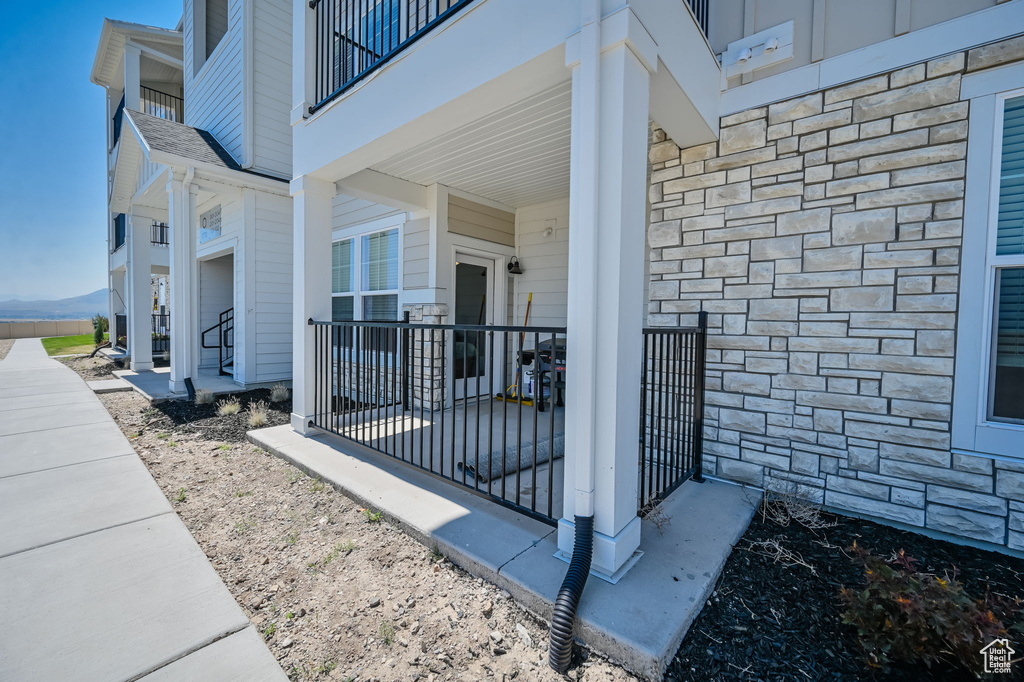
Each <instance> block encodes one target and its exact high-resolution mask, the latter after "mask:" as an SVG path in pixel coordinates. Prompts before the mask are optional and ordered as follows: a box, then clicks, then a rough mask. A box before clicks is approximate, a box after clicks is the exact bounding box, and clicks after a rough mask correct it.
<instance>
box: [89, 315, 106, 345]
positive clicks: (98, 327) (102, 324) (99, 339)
mask: <svg viewBox="0 0 1024 682" xmlns="http://www.w3.org/2000/svg"><path fill="white" fill-rule="evenodd" d="M109 328H110V322H109V321H108V320H107V318H106V317H104V316H103V315H100V314H96V315H95V316H93V318H92V341H93V343H94V344H96V345H97V346H100V345H102V344H103V333H104V332H106V331H107V330H108V329H109Z"/></svg>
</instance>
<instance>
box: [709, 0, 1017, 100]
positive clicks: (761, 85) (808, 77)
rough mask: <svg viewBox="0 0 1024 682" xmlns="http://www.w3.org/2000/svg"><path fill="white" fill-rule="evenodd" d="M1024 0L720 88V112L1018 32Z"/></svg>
mask: <svg viewBox="0 0 1024 682" xmlns="http://www.w3.org/2000/svg"><path fill="white" fill-rule="evenodd" d="M1022 26H1024V2H1022V1H1020V0H1017V1H1016V2H1007V3H1004V4H1000V5H996V6H994V7H989V8H988V9H984V10H980V11H978V12H972V13H971V14H967V15H965V16H962V17H957V18H956V19H950V20H949V21H944V22H942V23H941V24H935V25H934V26H929V27H927V28H922V29H919V30H917V31H913V32H911V33H907V34H905V35H902V36H898V37H896V38H890V39H889V40H884V41H882V42H880V43H875V44H874V45H869V46H867V47H863V48H861V49H859V50H854V51H853V52H847V53H845V54H841V55H836V56H835V57H829V58H828V59H825V60H823V61H820V62H818V63H816V64H808V65H807V66H801V67H800V68H797V69H793V70H792V71H786V72H785V73H780V74H778V75H775V76H770V77H768V78H763V79H761V80H758V81H755V82H753V83H750V84H748V85H740V86H737V87H735V88H732V89H731V90H726V91H725V92H723V93H722V103H721V111H720V115H721V116H727V115H729V114H734V113H736V112H738V111H746V110H747V109H753V108H754V107H759V106H764V105H765V104H768V103H770V102H778V101H781V100H785V99H789V98H791V97H796V96H798V95H804V94H807V93H810V92H817V91H819V90H824V89H826V88H831V87H834V86H836V85H841V84H843V83H850V82H853V81H857V80H861V79H862V78H867V77H869V76H873V75H876V74H879V73H887V72H889V71H893V70H895V69H898V68H900V67H902V66H907V65H909V64H917V63H919V62H923V61H927V60H929V59H934V58H936V57H940V56H942V55H946V54H950V53H953V52H960V51H961V50H966V49H968V48H971V47H977V46H978V45H984V44H986V43H992V42H996V41H999V40H1003V39H1006V38H1010V37H1012V36H1014V35H1018V34H1020V32H1021V31H1020V28H1021V27H1022Z"/></svg>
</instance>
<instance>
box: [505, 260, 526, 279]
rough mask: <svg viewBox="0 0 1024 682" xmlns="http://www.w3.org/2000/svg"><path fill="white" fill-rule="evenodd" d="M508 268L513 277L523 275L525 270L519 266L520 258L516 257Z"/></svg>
mask: <svg viewBox="0 0 1024 682" xmlns="http://www.w3.org/2000/svg"><path fill="white" fill-rule="evenodd" d="M506 267H507V268H508V271H509V272H510V273H512V274H513V275H521V274H523V269H522V268H521V267H520V266H519V258H518V257H516V256H512V258H511V259H510V260H509V262H508V265H507V266H506Z"/></svg>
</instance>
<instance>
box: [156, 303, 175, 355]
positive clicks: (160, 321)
mask: <svg viewBox="0 0 1024 682" xmlns="http://www.w3.org/2000/svg"><path fill="white" fill-rule="evenodd" d="M170 350H171V316H170V315H168V314H166V313H165V314H163V315H161V314H159V313H154V314H153V353H167V352H169V351H170Z"/></svg>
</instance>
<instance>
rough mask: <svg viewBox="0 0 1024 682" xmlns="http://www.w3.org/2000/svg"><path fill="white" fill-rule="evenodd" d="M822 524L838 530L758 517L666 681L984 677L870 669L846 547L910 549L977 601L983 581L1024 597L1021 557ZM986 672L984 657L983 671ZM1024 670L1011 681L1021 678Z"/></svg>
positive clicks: (866, 526)
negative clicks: (851, 604)
mask: <svg viewBox="0 0 1024 682" xmlns="http://www.w3.org/2000/svg"><path fill="white" fill-rule="evenodd" d="M821 518H822V519H824V520H825V521H826V522H827V523H830V524H835V525H834V526H832V527H828V528H819V529H816V530H811V529H808V528H806V527H804V526H803V525H800V524H799V523H796V522H790V523H789V524H788V525H785V526H783V525H780V524H779V523H777V522H774V521H772V520H771V518H766V517H765V516H762V515H761V514H758V515H756V516H755V517H754V520H753V522H752V523H751V525H750V528H749V529H748V530H747V532H746V534H745V535H744V536H743V538H742V539H741V540H740V541H739V543H738V544H737V547H736V550H734V551H733V554H732V556H731V557H730V558H729V561H728V562H727V563H726V566H725V570H724V572H723V573H722V577H721V578H720V580H719V584H718V585H717V589H716V591H715V592H714V593H713V596H712V598H711V599H710V600H709V602H708V603H707V605H705V608H704V609H703V611H701V614H700V615H699V616H698V617H697V620H696V621H695V622H694V624H693V625H692V627H691V629H690V633H689V635H687V638H686V640H685V641H684V642H683V644H682V646H681V647H680V649H679V652H678V653H677V654H676V657H675V660H674V661H673V662H672V665H671V666H670V668H669V671H668V674H667V675H666V679H667V680H772V681H775V680H800V681H801V682H807V681H808V680H898V681H900V682H903V681H906V682H916V681H917V680H925V679H927V680H973V679H978V677H977V676H976V675H974V674H972V673H969V672H966V671H962V670H955V669H952V668H945V669H942V668H939V667H934V668H932V669H931V670H927V669H925V668H924V667H923V666H905V667H894V668H893V669H892V670H890V671H889V672H888V673H886V674H882V673H878V672H875V671H874V670H871V669H869V668H868V667H867V666H866V664H865V662H864V654H863V650H862V649H861V648H860V646H859V644H858V642H857V638H856V631H855V630H854V628H852V627H851V626H847V625H844V624H843V623H842V621H841V611H842V608H843V607H842V605H841V604H840V601H839V590H840V589H841V588H842V587H843V586H844V585H845V586H851V587H853V586H856V587H859V586H861V585H863V576H864V573H863V568H862V567H860V566H859V565H857V564H854V563H853V562H852V561H851V560H850V559H849V556H848V554H847V552H846V551H845V550H846V549H847V548H849V547H850V546H851V545H853V543H854V541H856V542H857V544H858V545H859V546H861V547H867V548H869V549H871V550H873V552H874V553H875V554H877V555H880V556H885V557H888V556H890V554H892V553H895V552H898V551H899V550H901V549H903V550H905V551H906V553H907V554H909V555H910V556H912V557H915V558H917V559H918V560H919V563H918V570H920V571H924V572H928V573H932V574H935V575H940V576H941V575H944V574H946V573H952V571H953V567H955V568H956V569H957V571H958V576H957V577H958V579H959V580H960V582H961V583H962V584H963V585H964V587H965V588H966V590H967V592H968V594H971V595H973V596H975V597H981V596H982V595H983V594H984V592H985V584H986V582H988V583H989V584H990V585H991V589H992V591H993V592H994V593H997V594H1003V595H1007V596H1010V597H1017V596H1024V560H1020V559H1015V558H1012V557H1008V556H1005V555H1002V554H995V553H991V552H985V551H981V550H977V549H973V548H971V547H964V546H961V545H955V544H952V543H949V542H943V541H941V540H933V539H931V538H927V537H925V536H923V535H918V534H917V533H909V532H905V531H901V530H897V529H895V528H890V527H888V526H882V525H879V524H875V523H871V522H870V521H862V520H859V519H852V518H849V517H833V516H831V515H827V514H825V515H822V516H821ZM775 542H777V543H778V544H779V546H780V547H782V548H783V549H784V550H788V551H789V552H791V553H792V556H790V557H789V558H788V560H782V561H776V560H775V558H774V556H773V552H772V549H771V548H772V546H773V544H774V543H775ZM759 543H768V544H759ZM986 643H987V642H986ZM1016 643H1024V642H1020V641H1018V642H1016ZM981 646H982V643H979V644H978V648H979V649H980V648H981ZM1016 648H1017V650H1018V651H1020V649H1021V647H1019V646H1018V647H1016ZM1021 665H1024V664H1021ZM981 670H982V668H981V657H980V655H979V658H978V668H977V671H978V672H981ZM1022 673H1024V668H1022V669H1021V672H1018V674H1017V675H1018V676H1015V677H1013V678H1012V679H1018V680H1019V679H1024V674H1022ZM986 677H989V678H992V677H993V676H986ZM995 677H1001V678H1005V679H1007V681H1009V679H1011V678H1010V676H995Z"/></svg>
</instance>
